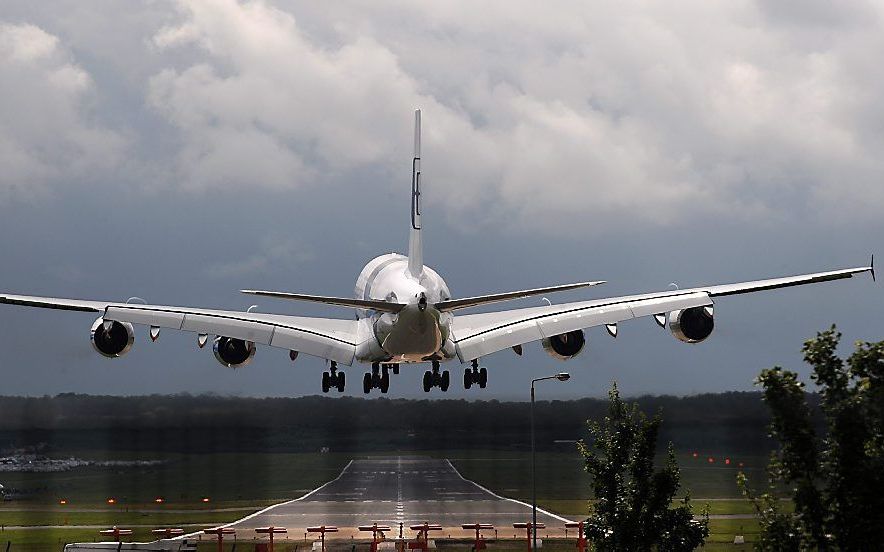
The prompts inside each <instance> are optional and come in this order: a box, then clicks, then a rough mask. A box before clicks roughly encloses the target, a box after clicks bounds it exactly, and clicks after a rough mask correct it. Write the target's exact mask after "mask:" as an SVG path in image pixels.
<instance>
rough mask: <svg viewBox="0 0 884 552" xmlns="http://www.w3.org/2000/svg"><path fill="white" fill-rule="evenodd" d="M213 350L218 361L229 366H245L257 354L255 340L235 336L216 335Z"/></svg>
mask: <svg viewBox="0 0 884 552" xmlns="http://www.w3.org/2000/svg"><path fill="white" fill-rule="evenodd" d="M212 350H213V351H214V352H215V358H216V359H217V360H218V362H220V363H221V364H222V365H224V366H227V367H228V368H239V367H241V366H245V365H246V364H248V363H250V362H251V361H252V357H254V356H255V344H254V342H252V341H245V340H243V339H236V338H233V337H224V336H218V337H216V338H215V344H214V345H213V346H212Z"/></svg>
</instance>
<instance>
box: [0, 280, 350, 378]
mask: <svg viewBox="0 0 884 552" xmlns="http://www.w3.org/2000/svg"><path fill="white" fill-rule="evenodd" d="M0 303H6V304H10V305H21V306H26V307H40V308H47V309H60V310H72V311H81V312H94V313H98V314H99V315H100V316H101V317H102V318H104V319H105V320H112V321H116V322H129V323H131V324H143V325H145V326H155V327H158V328H171V329H174V330H182V331H189V332H195V333H200V334H211V335H220V336H225V337H232V338H236V339H244V340H246V341H252V342H254V343H256V344H257V343H260V344H263V345H270V346H271V347H279V348H282V349H289V350H292V351H298V352H301V353H306V354H308V355H313V356H317V357H320V358H325V359H328V360H333V361H335V362H339V363H341V364H346V365H350V364H351V363H352V362H353V357H354V355H355V354H356V344H357V329H356V321H355V320H340V319H333V318H309V317H302V316H285V315H279V314H263V313H254V312H238V311H224V310H208V309H197V308H189V307H166V306H157V305H140V304H130V303H110V302H100V301H81V300H77V299H58V298H54V297H33V296H28V295H0Z"/></svg>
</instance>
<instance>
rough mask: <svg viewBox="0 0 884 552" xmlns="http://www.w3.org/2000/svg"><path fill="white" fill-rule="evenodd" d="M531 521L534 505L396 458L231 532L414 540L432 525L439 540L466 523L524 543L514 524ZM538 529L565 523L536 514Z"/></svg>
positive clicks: (450, 469) (431, 463)
mask: <svg viewBox="0 0 884 552" xmlns="http://www.w3.org/2000/svg"><path fill="white" fill-rule="evenodd" d="M530 520H531V507H530V505H528V504H524V503H521V502H518V501H515V500H512V499H507V498H503V497H500V496H497V495H496V494H494V493H492V492H491V491H489V490H487V489H485V488H483V487H481V486H480V485H478V484H476V483H473V482H472V481H469V480H467V479H464V478H463V477H461V475H460V474H459V473H458V472H457V470H456V469H455V468H454V466H452V465H451V463H450V462H449V461H448V460H440V459H436V458H427V457H415V456H392V457H373V458H368V459H360V460H353V461H352V462H351V463H350V464H348V465H347V467H345V468H344V470H343V471H342V472H341V474H340V475H339V476H338V477H337V478H336V479H334V480H332V481H330V482H328V483H326V484H325V485H323V486H322V487H319V488H318V489H316V490H314V491H312V492H310V493H308V494H306V495H304V496H303V497H301V498H299V499H296V500H292V501H289V502H285V503H282V504H277V505H275V506H271V507H269V508H267V509H265V510H262V511H260V512H257V513H255V514H252V515H250V516H248V517H245V518H243V519H241V520H239V521H236V522H234V523H231V524H229V525H228V526H229V527H233V528H234V529H237V530H238V531H244V532H248V531H249V530H251V529H254V528H255V527H264V526H269V525H273V526H276V527H286V528H288V530H289V535H290V536H295V535H298V534H303V532H304V530H305V528H306V527H308V526H315V525H323V524H324V525H336V526H338V527H340V528H341V530H342V531H344V530H345V528H346V529H349V528H353V527H356V526H359V525H370V524H372V523H378V524H386V525H390V526H391V527H393V528H394V530H393V533H394V534H393V536H396V535H398V530H399V526H400V524H403V526H404V528H405V535H406V536H410V535H411V532H410V531H408V526H409V525H411V524H418V523H424V522H428V523H437V524H440V525H442V526H443V527H444V528H445V530H444V531H443V532H442V534H444V535H445V536H447V535H448V534H451V535H463V534H465V533H463V532H461V531H460V525H461V524H462V523H490V524H493V525H494V526H495V528H497V529H498V530H499V532H500V537H501V538H503V537H504V536H507V537H512V536H513V534H514V533H518V534H519V535H521V532H517V531H516V530H514V529H513V528H512V524H513V523H514V522H527V521H530ZM537 521H538V523H545V524H546V526H547V528H548V530H546V531H539V532H542V533H543V534H547V533H548V534H550V535H553V534H556V535H558V534H560V533H562V532H563V530H564V523H565V521H566V520H565V519H564V518H562V517H559V516H555V515H553V514H549V513H547V512H543V511H541V510H538V512H537ZM442 534H437V535H435V536H442ZM351 535H353V536H358V534H356V533H353V532H351V531H349V530H348V531H346V532H343V533H341V534H339V536H341V537H344V536H346V538H349V537H350V536H351ZM329 536H331V535H329ZM362 536H363V537H370V534H366V533H363V534H362ZM431 536H434V535H433V534H432V533H431Z"/></svg>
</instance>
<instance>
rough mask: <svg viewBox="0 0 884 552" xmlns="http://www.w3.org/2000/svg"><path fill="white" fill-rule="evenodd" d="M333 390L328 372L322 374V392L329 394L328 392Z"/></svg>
mask: <svg viewBox="0 0 884 552" xmlns="http://www.w3.org/2000/svg"><path fill="white" fill-rule="evenodd" d="M329 389H331V376H330V375H329V373H328V372H323V373H322V392H323V393H328V390H329Z"/></svg>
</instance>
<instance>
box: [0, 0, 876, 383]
mask: <svg viewBox="0 0 884 552" xmlns="http://www.w3.org/2000/svg"><path fill="white" fill-rule="evenodd" d="M817 4H819V5H817ZM777 5H778V6H779V7H776V8H773V7H772V6H773V4H772V3H758V4H756V3H754V2H735V3H709V2H700V1H698V2H688V3H682V4H679V5H678V6H675V7H673V6H671V5H658V4H654V3H644V2H598V3H593V4H592V5H588V4H586V3H584V2H577V3H562V4H560V5H558V6H557V7H556V9H550V8H549V7H547V6H544V7H543V8H540V7H539V6H537V5H535V4H533V3H525V4H518V3H512V2H506V3H505V5H500V6H494V5H493V4H488V5H486V6H484V7H481V6H475V5H474V4H463V5H458V4H456V3H446V4H429V5H423V6H419V5H416V4H411V3H398V2H386V3H378V2H367V3H362V2H345V3H336V4H334V5H328V4H327V3H326V4H323V5H322V7H321V8H320V7H319V6H320V5H318V4H317V5H313V4H307V5H305V6H299V7H296V8H293V7H292V6H290V5H289V4H287V3H278V4H277V3H270V2H245V3H237V2H232V1H222V2H204V1H195V0H194V1H190V0H188V1H180V2H145V3H143V4H142V5H140V6H139V5H133V6H130V7H129V8H127V12H126V14H119V13H115V12H116V11H118V10H119V7H118V6H117V5H116V4H115V3H113V2H109V3H107V4H100V3H89V4H83V3H80V2H54V3H51V4H50V3H47V4H39V5H35V4H33V3H30V2H17V1H13V2H8V3H6V4H4V7H3V8H2V9H0V92H2V97H3V98H4V101H3V103H2V105H0V165H2V167H3V172H2V173H0V229H2V235H3V239H2V240H0V254H2V258H3V259H4V263H3V269H2V271H0V273H2V278H0V279H2V286H0V287H2V289H4V290H9V291H10V292H21V293H34V294H46V295H59V296H73V297H88V298H100V299H125V298H127V297H130V296H133V295H137V296H140V297H144V298H145V299H147V300H149V301H151V302H153V303H160V304H182V305H199V306H207V307H224V308H235V309H246V308H247V307H248V306H249V305H250V304H251V303H252V302H253V301H250V298H246V297H241V296H238V295H237V294H235V293H234V290H236V289H240V288H243V287H265V288H273V289H285V290H297V291H304V292H308V293H321V294H335V295H341V294H344V295H346V294H349V293H350V290H351V289H352V287H353V282H354V280H355V276H356V274H357V273H358V271H359V270H360V268H361V267H362V265H363V264H364V263H365V262H366V261H367V260H368V259H370V258H371V257H372V256H374V255H376V254H379V253H383V252H386V251H389V250H391V249H399V250H401V249H403V248H404V245H405V239H406V236H405V228H406V222H405V221H406V218H407V217H406V215H407V208H408V196H407V187H408V177H409V174H408V171H409V167H408V160H409V157H410V147H411V144H410V139H411V128H410V124H411V109H412V108H413V107H418V106H419V107H422V108H423V109H424V119H425V136H424V138H425V139H424V145H425V149H424V176H425V181H426V201H427V203H426V210H427V213H428V216H427V217H426V218H427V219H428V220H427V224H426V225H425V226H426V229H427V232H426V234H427V237H426V239H427V252H426V258H427V262H428V263H429V264H430V265H432V266H434V267H435V268H437V269H438V270H439V271H440V272H441V273H442V274H443V276H444V277H446V279H447V280H448V281H449V284H450V285H451V287H452V290H453V291H454V292H455V293H456V294H459V295H472V294H479V293H486V292H490V291H499V290H503V289H511V288H512V289H517V288H524V287H532V286H539V285H544V284H551V283H558V282H567V281H574V280H583V279H587V278H601V279H606V280H609V281H610V282H611V283H610V284H607V285H606V286H604V288H596V289H594V290H592V291H591V292H589V294H590V295H591V296H598V295H599V294H602V293H604V294H621V293H631V292H635V291H645V290H655V289H662V288H665V287H666V286H667V285H668V284H669V283H670V282H673V281H675V282H677V283H678V284H679V285H681V286H682V287H684V286H688V285H692V284H700V283H710V282H724V281H733V280H738V279H753V278H759V277H768V276H775V275H785V274H790V273H797V272H802V271H814V270H821V269H826V268H830V267H835V266H853V265H858V264H862V263H865V262H866V260H867V257H868V253H869V252H871V251H873V250H876V249H877V250H879V251H882V254H884V250H882V248H881V243H882V240H881V236H882V235H884V223H882V222H881V213H882V212H884V187H882V186H881V185H880V182H882V180H884V179H882V177H884V166H882V163H884V161H882V160H881V158H880V156H878V155H877V152H878V151H879V150H880V147H881V146H882V132H881V128H882V125H881V123H882V120H884V111H882V108H881V107H880V105H879V104H880V102H879V101H878V99H879V98H880V97H881V96H882V94H884V90H882V86H884V85H882V84H881V83H880V82H879V79H877V78H876V77H875V76H876V75H877V64H878V60H877V59H876V56H875V55H874V52H878V51H881V47H882V46H884V44H882V40H884V38H882V37H884V33H882V32H881V28H880V27H881V17H880V16H881V14H880V13H879V10H878V9H877V8H875V7H873V6H869V5H866V4H849V5H848V4H845V5H843V6H842V5H841V4H839V5H838V6H837V7H831V6H830V5H829V4H824V3H816V4H814V5H815V6H816V8H814V9H813V10H810V9H808V10H807V11H804V12H802V14H801V15H800V16H799V14H796V13H793V11H790V10H789V9H788V6H787V5H786V4H782V5H780V4H777ZM784 6H785V7H784ZM827 10H835V12H834V13H831V14H830V13H829V12H828V11H827ZM799 11H800V10H799ZM585 296H586V294H573V295H569V296H567V298H581V297H585ZM564 298H565V297H563V298H562V300H564ZM528 304H534V303H530V302H529V303H528ZM882 306H884V302H882V299H881V294H880V292H879V291H878V288H876V287H873V286H872V285H871V284H870V283H869V282H868V281H866V279H865V278H862V279H860V280H851V281H847V282H839V283H833V284H825V285H822V286H817V287H814V288H811V289H799V290H787V291H782V292H775V293H771V294H764V295H761V296H752V297H745V298H732V299H726V300H722V301H721V302H720V304H719V305H718V307H717V309H716V313H717V314H718V322H717V324H718V326H717V333H716V335H714V336H713V338H712V339H711V340H710V341H709V342H707V343H704V344H702V345H699V346H696V347H688V346H684V345H682V344H680V343H678V342H676V341H675V340H673V339H672V338H671V337H670V336H669V335H668V334H667V333H664V332H662V331H659V330H658V329H656V328H655V326H654V324H653V322H648V321H637V322H633V323H630V324H624V325H623V328H621V334H620V337H618V339H617V340H616V341H615V340H612V339H610V338H608V337H607V336H606V335H605V334H604V331H596V330H592V331H590V333H589V337H590V341H589V350H588V351H587V352H585V353H584V355H583V356H581V357H579V359H577V360H575V361H574V362H572V363H571V364H569V365H566V366H567V367H569V368H570V369H571V370H572V372H574V374H575V378H574V380H573V382H572V384H569V385H568V386H566V387H562V388H560V389H557V390H556V392H557V393H560V394H568V395H582V394H600V393H601V392H602V391H603V389H604V388H605V386H606V385H607V383H608V382H609V381H610V380H611V379H615V378H616V379H618V380H619V381H620V384H621V387H622V389H624V390H625V391H626V392H627V393H633V392H635V393H637V392H644V391H651V392H668V393H688V392H693V391H705V390H716V389H745V388H748V387H750V386H751V380H752V377H753V376H754V374H756V373H757V371H758V370H759V369H760V368H762V367H766V366H769V365H771V364H774V363H784V364H788V365H789V366H790V367H793V368H795V367H797V364H798V362H799V360H800V359H799V357H798V355H797V351H798V349H799V347H800V342H801V340H802V339H804V338H807V337H809V336H810V335H812V333H813V332H815V331H816V330H819V329H822V328H824V327H826V326H827V325H828V324H830V323H831V322H833V321H834V322H838V323H839V324H840V325H841V326H842V327H843V328H844V330H845V333H846V335H847V337H848V339H846V340H845V341H846V342H848V343H849V342H850V341H851V340H852V339H859V338H863V339H880V338H881V337H882V336H881V334H882V333H884V323H882V317H881V315H880V312H882ZM259 308H260V309H261V310H265V311H278V312H286V313H299V314H315V315H337V316H341V317H349V316H350V315H351V313H350V312H346V311H344V312H341V311H338V310H331V311H329V310H323V309H320V308H318V307H312V306H303V305H293V304H289V303H284V304H279V303H271V302H266V300H265V301H261V304H260V305H259ZM0 321H2V324H3V326H4V332H3V335H4V338H3V340H4V345H3V351H4V354H3V358H2V361H0V362H2V365H0V366H2V368H0V376H2V380H0V385H2V389H0V392H2V393H29V394H42V393H56V392H61V391H82V392H94V393H104V392H108V393H126V394H131V393H141V392H168V391H217V392H222V393H243V394H258V395H261V394H274V395H276V394H282V395H289V394H291V395H296V394H303V393H311V392H314V391H316V390H317V389H318V385H317V383H318V381H319V373H320V371H321V366H322V363H321V362H319V361H315V360H312V359H299V361H298V363H297V364H295V365H294V366H290V365H289V364H288V361H287V359H286V355H285V354H284V352H282V351H274V350H270V349H266V348H262V349H261V350H260V351H259V354H258V356H257V357H256V362H255V364H254V365H252V366H250V367H248V368H246V369H244V370H240V371H237V372H232V371H227V370H224V369H222V368H221V367H220V366H218V365H217V364H216V363H215V361H214V359H213V358H212V357H211V353H207V352H206V351H197V350H196V348H195V347H194V340H195V338H194V336H192V335H190V334H174V333H173V332H164V333H163V335H162V338H161V339H160V342H159V343H158V344H156V345H153V344H150V343H145V341H147V340H146V339H145V337H146V335H141V334H139V336H138V343H137V346H136V348H135V350H134V351H133V353H132V354H130V355H129V356H128V357H126V358H125V359H122V360H120V361H117V362H108V361H106V360H105V359H102V358H99V357H97V356H96V355H94V354H92V353H91V350H90V348H89V345H88V336H87V330H88V324H89V322H91V320H87V319H84V317H83V316H82V315H76V314H69V313H55V312H31V311H25V310H23V309H20V308H15V307H7V308H4V309H2V310H0ZM143 333H144V332H143ZM529 349H530V351H529V352H528V353H527V354H526V358H523V359H516V358H514V357H513V356H512V355H509V354H507V353H499V354H497V355H494V356H492V357H489V358H488V359H486V360H485V362H486V363H487V364H488V365H489V367H491V368H492V369H493V370H492V381H493V382H494V386H493V389H494V392H495V393H496V394H497V395H498V396H502V397H514V396H520V393H522V387H523V385H520V382H521V383H524V381H527V379H528V378H529V376H530V374H537V373H540V372H543V371H550V370H558V369H560V368H561V366H560V365H558V364H555V363H554V361H552V360H551V359H549V358H547V357H546V356H545V355H543V353H542V352H539V349H540V348H539V346H538V345H536V344H535V346H531V347H529ZM450 367H451V368H454V369H457V368H455V367H454V366H453V365H451V366H450ZM358 370H360V369H359V368H351V369H350V371H351V372H353V373H354V374H355V373H356V371H358ZM419 377H420V374H419V373H418V370H412V371H410V372H409V373H407V374H404V375H403V376H400V378H401V379H400V380H397V381H396V382H395V385H394V387H393V391H394V392H395V393H396V394H397V395H398V394H409V395H410V394H416V393H417V391H416V390H417V389H418V380H419ZM351 381H356V379H352V380H351ZM550 392H552V390H550Z"/></svg>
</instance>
